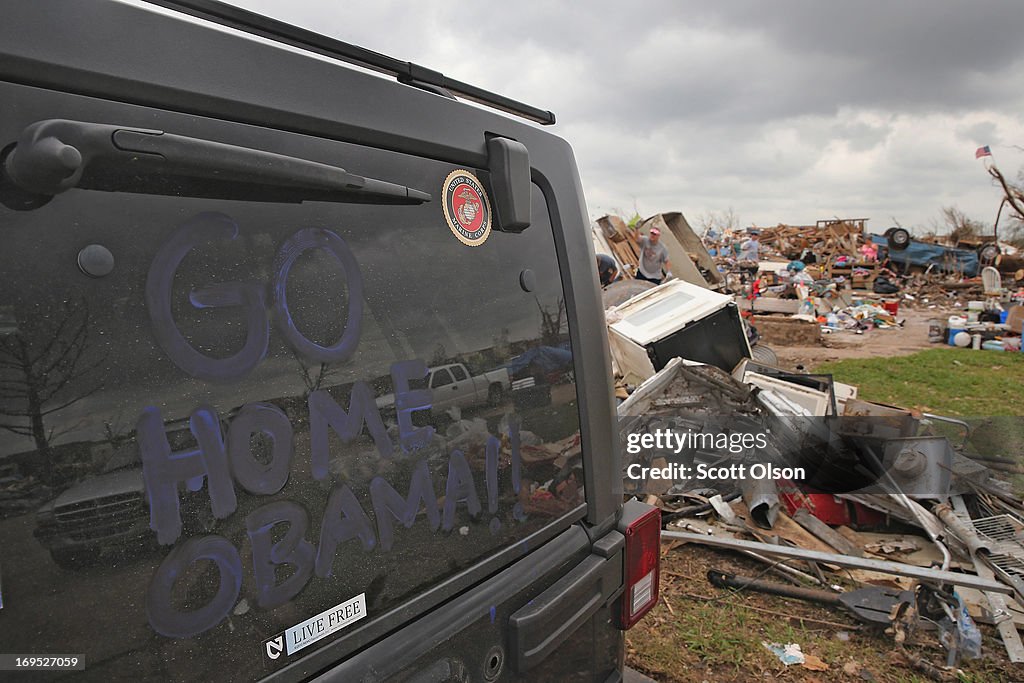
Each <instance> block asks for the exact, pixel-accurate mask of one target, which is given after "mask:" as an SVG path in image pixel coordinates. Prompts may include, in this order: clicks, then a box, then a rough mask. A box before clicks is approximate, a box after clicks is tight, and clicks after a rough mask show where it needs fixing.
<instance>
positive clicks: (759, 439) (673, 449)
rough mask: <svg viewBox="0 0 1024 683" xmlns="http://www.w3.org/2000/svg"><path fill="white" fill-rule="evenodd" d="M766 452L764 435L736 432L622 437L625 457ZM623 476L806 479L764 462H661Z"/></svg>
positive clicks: (637, 465) (794, 469)
mask: <svg viewBox="0 0 1024 683" xmlns="http://www.w3.org/2000/svg"><path fill="white" fill-rule="evenodd" d="M767 448H768V435H767V434H765V433H764V432H761V433H749V432H748V433H740V432H731V433H725V432H700V431H693V430H687V431H678V430H672V429H655V430H654V431H652V432H631V433H629V434H627V435H626V453H628V454H629V455H633V456H635V455H639V454H640V453H643V452H645V451H647V452H651V453H652V454H653V453H659V454H663V455H668V454H671V455H680V454H682V453H683V452H684V451H687V452H702V453H705V454H708V455H713V454H720V455H726V454H728V455H733V456H736V455H739V454H741V453H748V454H750V453H756V451H758V450H762V451H763V450H764V449H767ZM626 476H627V477H628V478H630V479H634V480H637V481H644V480H647V479H671V480H676V481H680V480H695V481H702V480H714V481H721V480H725V479H732V480H744V479H771V480H780V479H788V480H790V481H800V480H803V479H806V478H807V474H806V472H805V470H804V468H803V467H779V466H778V465H775V464H773V463H767V462H755V463H744V462H733V463H729V464H708V463H700V462H694V463H691V464H686V463H678V462H665V463H664V464H663V465H660V466H655V465H654V464H653V463H652V464H650V465H644V464H641V463H639V462H634V463H632V464H630V465H629V466H628V467H627V468H626Z"/></svg>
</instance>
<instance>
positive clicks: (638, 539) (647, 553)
mask: <svg viewBox="0 0 1024 683" xmlns="http://www.w3.org/2000/svg"><path fill="white" fill-rule="evenodd" d="M623 527H625V528H623ZM619 530H620V531H621V532H622V533H623V534H624V535H625V537H626V549H625V551H624V555H625V567H624V572H623V574H624V576H623V579H624V583H625V591H624V592H623V594H622V601H621V603H620V605H619V628H621V629H628V628H631V627H632V626H633V624H635V623H636V622H638V621H640V618H641V617H643V616H644V615H645V614H647V613H648V612H649V611H650V610H651V608H652V607H654V606H655V605H656V604H658V588H659V584H660V581H659V575H660V569H661V510H659V509H658V508H656V507H651V506H649V505H645V504H643V503H640V502H638V501H629V502H628V503H626V504H625V505H624V506H623V510H622V521H621V522H620V523H619Z"/></svg>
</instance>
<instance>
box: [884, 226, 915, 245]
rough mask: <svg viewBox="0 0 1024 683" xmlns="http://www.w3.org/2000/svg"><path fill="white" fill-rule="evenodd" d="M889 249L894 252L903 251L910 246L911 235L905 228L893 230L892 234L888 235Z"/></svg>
mask: <svg viewBox="0 0 1024 683" xmlns="http://www.w3.org/2000/svg"><path fill="white" fill-rule="evenodd" d="M886 239H887V240H888V242H889V248H890V249H892V250H893V251H903V250H904V249H906V248H907V247H909V246H910V233H909V232H907V231H906V230H905V229H903V228H892V232H890V233H889V234H887V235H886Z"/></svg>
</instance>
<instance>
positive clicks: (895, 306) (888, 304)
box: [882, 301, 900, 315]
mask: <svg viewBox="0 0 1024 683" xmlns="http://www.w3.org/2000/svg"><path fill="white" fill-rule="evenodd" d="M882 308H884V309H885V310H886V311H888V312H889V313H892V314H893V315H899V313H900V302H899V301H883V302H882Z"/></svg>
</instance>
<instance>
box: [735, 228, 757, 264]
mask: <svg viewBox="0 0 1024 683" xmlns="http://www.w3.org/2000/svg"><path fill="white" fill-rule="evenodd" d="M740 257H741V258H742V259H743V260H744V261H757V260H759V259H760V257H761V243H760V242H758V241H757V233H756V232H755V233H753V234H751V235H750V237H749V238H747V239H746V240H744V242H743V244H741V245H740Z"/></svg>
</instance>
